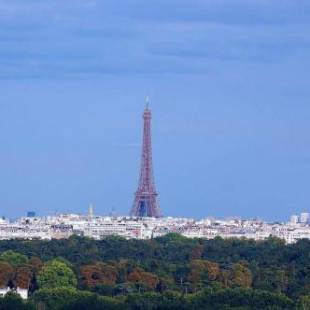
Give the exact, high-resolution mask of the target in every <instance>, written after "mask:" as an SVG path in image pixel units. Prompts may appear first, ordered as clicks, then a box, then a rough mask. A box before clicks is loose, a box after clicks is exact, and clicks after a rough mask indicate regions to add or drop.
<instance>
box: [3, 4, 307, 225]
mask: <svg viewBox="0 0 310 310" xmlns="http://www.w3.org/2000/svg"><path fill="white" fill-rule="evenodd" d="M309 13H310V2H309V1H304V0H301V1H298V2H296V1H295V2H293V1H284V2H283V1H280V0H276V1H272V2H271V1H264V0H254V1H251V2H249V1H245V0H231V1H229V2H228V1H217V2H215V1H200V0H199V1H195V3H194V4H192V5H189V4H188V2H187V1H183V0H180V1H175V0H172V1H169V2H167V1H162V0H159V1H157V2H156V3H155V2H148V3H140V4H139V5H138V4H133V3H132V1H128V0H124V1H122V2H120V3H118V2H115V1H110V0H108V1H98V0H85V1H73V0H68V1H58V0H56V1H52V0H45V1H39V2H38V1H32V0H29V1H23V0H3V1H0V26H1V27H0V29H1V30H0V42H1V43H2V44H0V90H1V100H0V215H4V216H7V217H10V218H16V217H20V216H22V215H25V214H26V213H27V211H31V210H34V211H36V213H37V214H40V215H48V214H54V213H55V212H56V211H57V212H58V213H64V212H68V213H71V212H73V213H84V212H85V210H86V209H87V208H88V205H89V204H90V203H93V205H94V209H95V211H96V213H97V214H103V215H104V214H109V213H110V212H111V211H112V210H115V212H116V213H117V214H120V215H124V214H128V212H129V210H130V208H131V206H132V200H133V195H134V192H135V190H136V179H137V171H138V169H139V160H138V159H139V157H140V152H141V147H140V144H141V141H140V137H141V123H140V122H141V119H140V115H141V111H142V110H143V108H144V100H143V97H144V96H145V95H146V94H148V95H149V96H150V98H152V112H153V113H154V122H153V137H154V139H153V140H154V150H155V154H154V157H155V158H156V170H155V171H154V173H155V179H156V183H157V185H158V192H159V193H160V206H161V208H162V210H163V214H164V215H171V216H181V217H194V218H204V217H207V216H215V217H217V218H225V217H229V216H238V217H242V218H254V217H259V218H262V219H265V220H268V221H274V220H283V221H285V220H286V219H287V218H289V216H290V215H291V214H300V213H301V212H309V207H310V195H309V184H310V136H309V134H308V133H309V132H310V122H309V119H310V105H309V98H310V88H309V82H308V80H309V79H308V75H309V73H308V72H309V70H310V61H309V57H308V54H309V46H310V23H309V18H308V16H309Z"/></svg>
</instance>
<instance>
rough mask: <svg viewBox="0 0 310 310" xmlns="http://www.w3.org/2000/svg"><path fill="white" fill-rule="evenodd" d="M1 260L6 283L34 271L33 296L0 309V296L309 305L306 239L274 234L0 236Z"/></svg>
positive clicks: (79, 303)
mask: <svg viewBox="0 0 310 310" xmlns="http://www.w3.org/2000/svg"><path fill="white" fill-rule="evenodd" d="M0 259H1V260H2V261H4V262H8V263H9V264H10V265H11V266H12V271H10V272H7V274H5V275H3V281H2V282H3V283H5V282H9V283H10V282H11V284H12V285H14V281H11V280H10V279H15V278H14V277H16V272H17V271H18V270H20V268H22V267H23V266H26V265H25V264H26V263H27V262H28V265H27V266H28V267H27V268H30V269H31V270H33V272H32V273H33V276H32V279H31V292H32V293H33V295H32V296H31V298H30V302H28V303H24V302H21V301H20V300H19V301H18V300H17V299H16V300H15V299H14V298H15V297H16V296H15V297H14V298H13V297H12V300H9V297H8V298H5V299H1V298H0V307H1V306H2V304H3V303H4V302H9V303H12V304H14V303H18V302H21V304H20V309H23V308H22V307H28V306H29V307H30V308H29V309H32V308H31V307H32V304H31V302H33V303H34V305H35V306H37V307H41V309H43V308H42V307H43V306H44V307H45V308H44V309H45V310H48V309H52V310H53V309H178V310H181V309H212V310H214V309H215V310H216V309H221V310H222V309H235V310H250V309H253V310H254V309H255V310H257V309H269V310H271V309H273V310H276V309H288V310H289V309H307V307H308V305H309V297H308V296H309V295H310V241H309V240H300V241H299V242H297V243H296V244H292V245H285V244H284V242H283V241H282V240H279V239H277V238H269V239H267V240H265V241H260V242H255V241H253V240H240V239H225V240H224V239H221V238H215V239H212V240H204V239H187V238H185V237H182V236H180V235H177V234H169V235H166V236H164V237H161V238H156V239H152V240H125V239H123V238H120V237H108V238H106V239H104V240H100V241H96V240H92V239H89V238H81V237H77V236H73V237H70V238H69V239H63V240H51V241H40V240H33V241H25V240H9V241H0ZM41 261H42V262H43V263H44V265H43V267H42V262H41ZM50 261H52V262H54V263H51V262H50ZM3 264H4V265H3V266H5V264H7V263H3ZM53 264H54V265H53ZM23 268H24V267H23ZM14 274H15V276H14ZM76 281H77V282H76ZM40 284H41V285H40ZM76 285H77V288H78V289H76V288H75V287H76ZM60 286H61V287H60ZM65 286H66V287H65ZM40 288H41V289H40ZM18 307H19V306H18ZM7 308H8V309H10V308H9V306H7ZM1 309H4V308H3V307H2V308H0V310H1ZM5 309H6V308H5ZM12 309H13V308H12ZM16 309H19V308H16ZM25 309H28V308H25ZM309 309H310V308H309Z"/></svg>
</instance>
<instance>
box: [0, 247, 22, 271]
mask: <svg viewBox="0 0 310 310" xmlns="http://www.w3.org/2000/svg"><path fill="white" fill-rule="evenodd" d="M0 260H2V261H5V262H8V263H9V264H11V265H12V266H13V267H15V266H19V265H23V264H27V262H28V258H27V256H25V255H23V254H20V253H18V252H14V251H12V250H8V251H5V252H3V253H2V254H1V255H0Z"/></svg>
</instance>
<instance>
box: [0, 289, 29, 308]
mask: <svg viewBox="0 0 310 310" xmlns="http://www.w3.org/2000/svg"><path fill="white" fill-rule="evenodd" d="M0 310H35V307H34V305H33V304H32V303H30V302H27V301H23V300H22V298H21V297H20V296H19V295H18V294H16V293H12V292H10V293H8V294H6V295H5V296H4V297H3V298H0Z"/></svg>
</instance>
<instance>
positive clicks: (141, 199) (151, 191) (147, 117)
mask: <svg viewBox="0 0 310 310" xmlns="http://www.w3.org/2000/svg"><path fill="white" fill-rule="evenodd" d="M151 119H152V113H151V110H150V109H149V106H148V98H147V99H146V108H145V110H144V113H143V121H144V126H143V146H142V159H141V170H140V177H139V184H138V189H137V191H136V193H135V199H134V203H133V207H132V209H131V212H130V215H131V216H136V217H160V216H161V214H160V209H159V205H158V197H157V196H158V194H157V192H156V188H155V182H154V175H153V162H152V136H151Z"/></svg>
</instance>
